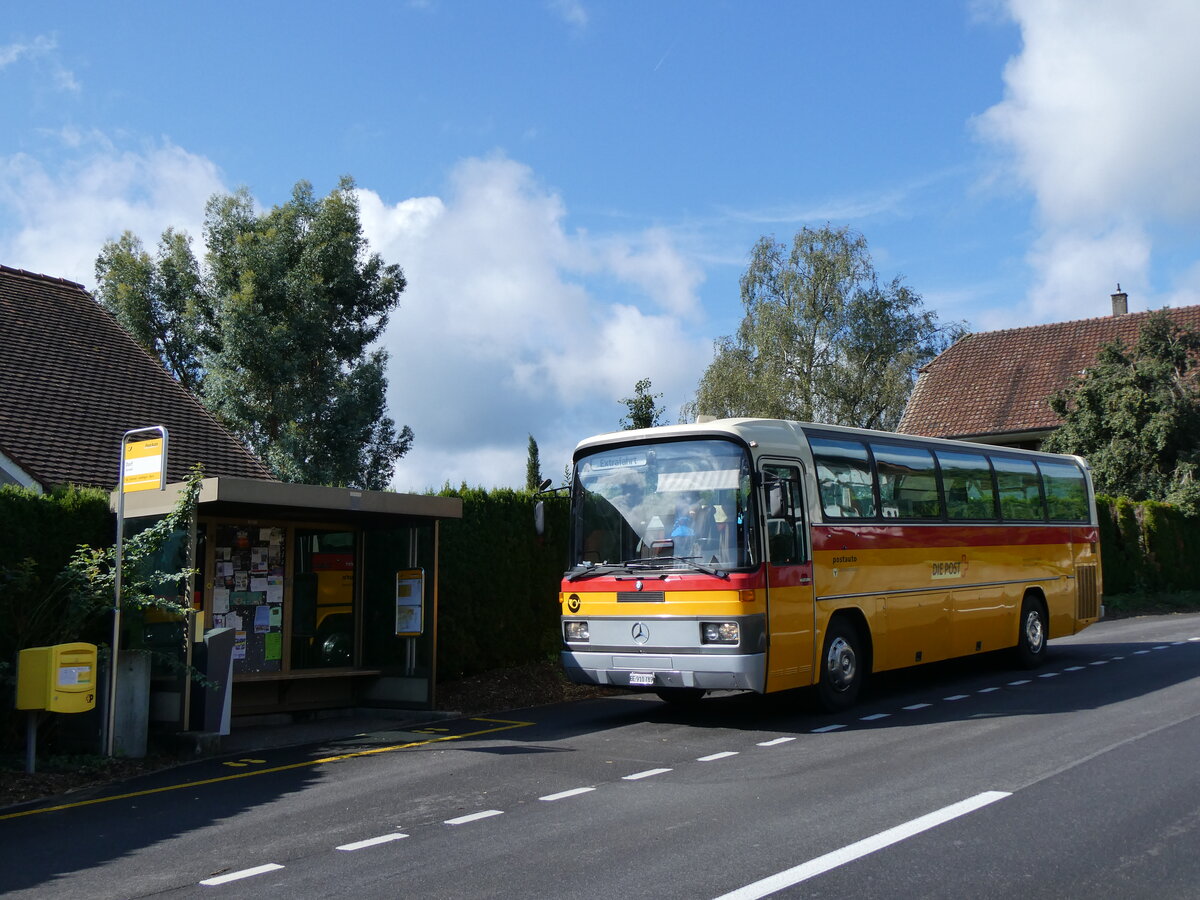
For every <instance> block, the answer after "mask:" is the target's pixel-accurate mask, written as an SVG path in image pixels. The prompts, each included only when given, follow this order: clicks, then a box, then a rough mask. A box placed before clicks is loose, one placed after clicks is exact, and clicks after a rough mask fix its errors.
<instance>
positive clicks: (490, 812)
mask: <svg viewBox="0 0 1200 900" xmlns="http://www.w3.org/2000/svg"><path fill="white" fill-rule="evenodd" d="M502 815H504V810H502V809H485V810H484V811H483V812H477V813H471V814H470V815H469V816H459V817H458V818H457V819H447V820H446V821H445V823H444V824H446V825H466V824H467V823H468V822H478V821H479V820H480V819H490V818H491V817H492V816H502Z"/></svg>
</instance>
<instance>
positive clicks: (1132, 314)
mask: <svg viewBox="0 0 1200 900" xmlns="http://www.w3.org/2000/svg"><path fill="white" fill-rule="evenodd" d="M1185 309H1196V310H1200V304H1195V303H1190V304H1188V305H1187V306H1160V307H1158V308H1157V309H1142V310H1138V311H1137V312H1127V313H1122V314H1121V315H1119V316H1114V315H1107V316H1090V317H1088V318H1086V319H1068V320H1067V321H1065V322H1042V323H1040V324H1038V325H1020V326H1018V327H1016V328H997V329H994V330H992V331H973V332H971V334H969V335H967V337H968V338H972V337H979V336H981V335H985V334H1012V333H1014V332H1017V331H1034V330H1037V329H1039V328H1061V327H1065V326H1070V325H1086V324H1088V323H1091V322H1119V321H1121V320H1122V319H1133V318H1140V317H1144V316H1148V315H1150V314H1151V313H1156V312H1170V311H1172V310H1185ZM964 340H965V339H964Z"/></svg>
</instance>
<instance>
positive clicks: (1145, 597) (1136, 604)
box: [1104, 591, 1200, 619]
mask: <svg viewBox="0 0 1200 900" xmlns="http://www.w3.org/2000/svg"><path fill="white" fill-rule="evenodd" d="M1194 612H1200V591H1178V592H1176V593H1171V594H1167V593H1138V594H1111V595H1110V594H1106V595H1105V596H1104V617H1105V618H1106V619H1126V618H1129V617H1130V616H1160V615H1165V614H1168V613H1194Z"/></svg>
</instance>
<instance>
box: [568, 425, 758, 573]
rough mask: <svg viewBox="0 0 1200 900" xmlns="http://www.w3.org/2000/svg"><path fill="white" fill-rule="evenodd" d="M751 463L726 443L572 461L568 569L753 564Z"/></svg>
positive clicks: (681, 444)
mask: <svg viewBox="0 0 1200 900" xmlns="http://www.w3.org/2000/svg"><path fill="white" fill-rule="evenodd" d="M750 472H751V469H750V461H749V458H748V456H747V454H746V451H745V449H744V448H742V447H741V446H739V445H738V444H735V443H733V442H731V441H722V440H699V441H674V442H664V443H659V444H642V445H637V446H631V447H629V446H627V447H621V448H615V449H610V450H599V451H597V452H594V453H591V454H589V455H586V456H582V457H580V458H579V460H577V461H576V463H575V483H574V489H573V491H572V504H571V508H572V529H571V532H572V540H571V560H570V562H571V566H572V569H573V570H575V571H576V572H577V573H582V572H585V571H592V570H597V569H600V568H603V569H608V568H609V567H624V568H627V569H630V570H637V569H642V568H654V569H659V568H692V569H698V570H701V571H705V570H714V571H715V570H723V569H730V568H743V567H747V566H751V565H753V564H754V562H755V560H754V553H753V551H752V549H751V548H752V546H753V544H752V542H751V540H750V539H749V538H748V537H747V535H748V533H749V526H750V523H751V521H752V519H753V517H752V516H751V515H750V513H749V508H750V497H751V477H750Z"/></svg>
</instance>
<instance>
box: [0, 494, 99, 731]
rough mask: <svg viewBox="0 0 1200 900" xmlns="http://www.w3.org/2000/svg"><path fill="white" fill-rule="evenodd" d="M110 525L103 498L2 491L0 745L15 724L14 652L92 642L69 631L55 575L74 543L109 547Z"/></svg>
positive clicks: (90, 636) (69, 619)
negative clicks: (75, 642)
mask: <svg viewBox="0 0 1200 900" xmlns="http://www.w3.org/2000/svg"><path fill="white" fill-rule="evenodd" d="M115 536H116V520H115V517H114V516H113V514H112V513H111V512H109V509H108V493H107V492H106V491H102V490H99V489H96V488H76V487H66V488H62V489H58V490H55V491H53V492H51V493H49V494H38V493H36V492H34V491H31V490H29V489H27V488H21V487H15V486H13V485H4V486H2V487H0V746H10V745H11V744H12V742H13V740H15V737H14V735H15V734H16V733H17V728H18V726H19V724H20V723H19V721H18V719H19V718H20V719H21V721H23V717H18V716H17V714H16V711H15V709H14V705H15V696H14V693H13V692H14V689H15V684H16V660H17V652H18V651H19V650H23V649H25V648H26V647H43V646H47V645H52V644H59V643H63V642H64V641H79V640H83V641H95V640H97V638H98V634H79V633H75V632H73V631H72V630H71V629H72V628H73V626H72V625H71V624H70V623H72V622H75V621H76V620H75V619H73V618H72V617H71V616H70V615H68V614H67V610H66V604H67V603H68V600H67V597H66V594H65V592H64V591H63V590H62V589H61V586H60V585H58V584H56V582H57V578H58V575H59V574H60V573H61V572H62V570H63V567H64V566H66V564H67V561H68V560H69V559H70V558H71V554H72V553H74V552H75V548H76V547H77V546H78V545H80V544H89V545H91V546H93V547H108V546H111V545H112V543H113V540H114V538H115Z"/></svg>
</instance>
